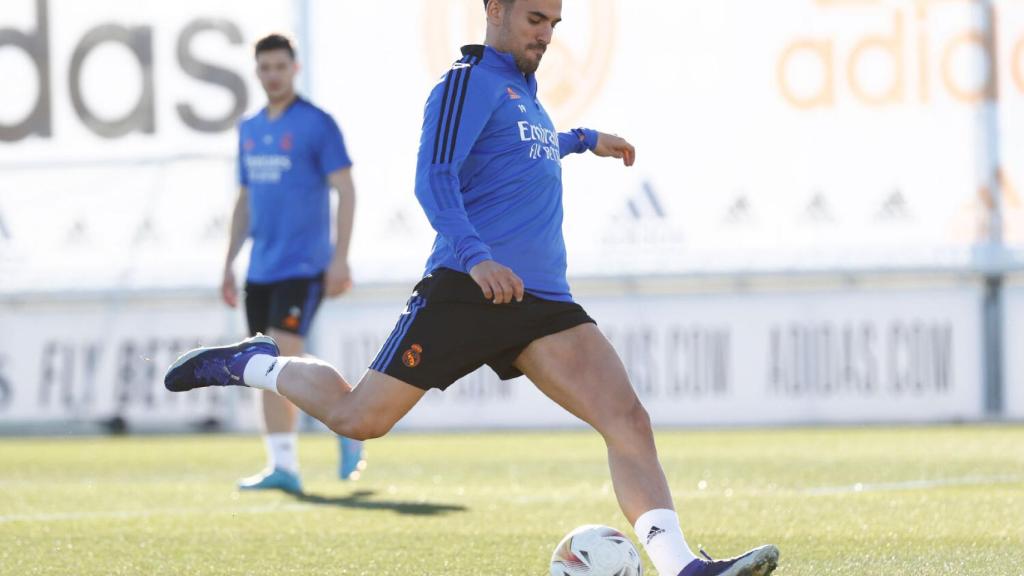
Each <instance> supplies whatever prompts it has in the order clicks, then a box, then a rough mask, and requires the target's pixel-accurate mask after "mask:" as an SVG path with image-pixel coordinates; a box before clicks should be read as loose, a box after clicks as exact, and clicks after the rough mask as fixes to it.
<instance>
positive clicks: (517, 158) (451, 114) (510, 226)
mask: <svg viewBox="0 0 1024 576" xmlns="http://www.w3.org/2000/svg"><path fill="white" fill-rule="evenodd" d="M462 54H463V58H462V59H461V60H459V61H458V62H456V63H455V64H454V65H453V66H452V69H451V70H450V71H449V72H448V73H447V74H445V76H444V77H443V78H442V79H441V82H440V83H439V84H438V85H437V86H435V87H434V89H433V90H432V91H431V93H430V97H429V98H428V99H427V106H426V110H425V111H424V114H423V134H422V136H421V137H420V150H419V158H418V160H417V165H416V197H417V198H418V199H419V201H420V204H422V205H423V210H424V211H425V212H426V214H427V218H428V219H429V220H430V224H431V225H432V226H433V227H434V230H436V231H437V238H436V239H435V240H434V248H433V252H432V253H431V254H430V258H429V259H428V260H427V269H426V272H427V273H430V272H432V271H434V270H436V269H438V268H442V267H445V268H452V269H455V270H459V271H462V272H466V273H468V272H469V270H470V269H471V268H472V267H473V266H475V265H477V264H479V263H480V262H483V261H484V260H495V261H496V262H498V263H499V264H503V265H505V266H508V267H509V268H511V269H512V271H513V272H515V273H516V274H517V275H519V277H520V278H522V279H523V283H524V284H525V286H526V290H527V291H528V292H529V293H531V294H533V295H535V296H538V297H541V298H546V299H549V300H559V301H565V302H571V301H572V295H571V294H570V293H569V282H568V281H567V280H566V278H565V271H566V255H565V240H564V239H563V237H562V163H561V159H562V158H563V157H564V156H566V155H567V154H571V153H579V152H584V151H586V150H592V149H593V148H594V146H596V145H597V132H594V131H593V130H586V129H576V130H573V131H571V132H563V133H558V132H556V131H555V129H554V126H553V124H552V123H551V118H550V117H548V114H547V112H545V111H544V107H543V106H541V105H540V101H539V100H537V80H536V78H534V76H533V75H532V74H531V75H529V76H524V75H523V73H522V72H520V71H519V68H518V67H517V66H516V63H515V60H514V58H513V57H512V55H511V54H507V53H504V52H499V51H497V50H495V49H493V48H491V47H490V46H465V47H463V48H462Z"/></svg>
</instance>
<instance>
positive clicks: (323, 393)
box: [277, 358, 426, 440]
mask: <svg viewBox="0 0 1024 576" xmlns="http://www.w3.org/2000/svg"><path fill="white" fill-rule="evenodd" d="M277 391H278V393H280V394H281V395H282V396H284V397H285V398H288V399H289V400H291V401H292V402H293V403H294V404H295V405H296V406H298V407H299V408H301V409H302V410H304V411H305V412H306V413H307V414H309V415H310V416H312V417H314V418H316V419H317V420H319V421H321V422H323V423H324V424H326V425H327V427H328V428H330V429H331V430H333V431H334V432H335V433H336V434H340V435H342V436H346V437H348V438H355V439H357V440H369V439H371V438H379V437H381V436H383V435H384V434H387V433H388V431H389V430H391V428H392V427H393V426H394V425H395V424H396V423H397V422H398V421H399V420H401V419H402V416H405V414H406V413H407V412H409V410H411V409H412V407H413V406H415V405H416V403H417V402H419V400H420V398H422V397H423V395H424V394H425V393H426V392H425V391H423V390H420V389H419V388H416V387H414V386H411V385H409V384H406V383H405V382H402V381H401V380H398V379H396V378H392V377H391V376H388V375H386V374H382V373H380V372H376V371H374V370H367V371H366V373H365V374H364V375H363V378H362V379H361V380H360V381H359V385H358V386H356V387H355V388H352V387H351V386H350V385H349V384H348V382H346V381H345V379H344V378H343V377H342V376H341V374H339V373H338V371H337V370H335V369H334V367H332V366H331V365H329V364H327V363H325V362H322V361H320V360H316V359H312V358H292V359H289V361H288V364H287V365H286V366H285V367H284V369H282V370H281V373H280V375H279V376H278V379H277Z"/></svg>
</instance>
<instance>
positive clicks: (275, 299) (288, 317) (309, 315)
mask: <svg viewBox="0 0 1024 576" xmlns="http://www.w3.org/2000/svg"><path fill="white" fill-rule="evenodd" d="M323 295H324V276H323V274H319V275H317V276H314V277H312V278H293V279H289V280H282V281H280V282H273V283H270V284H258V283H255V282H246V284H245V315H246V317H247V318H248V320H249V333H250V334H253V335H255V334H256V333H257V332H263V333H264V334H266V333H267V331H268V330H269V329H271V328H277V329H278V330H284V331H285V332H291V333H292V334H297V335H299V336H305V335H306V333H308V332H309V327H310V325H312V323H313V317H314V316H315V315H316V311H317V308H319V307H320V301H321V300H322V299H323Z"/></svg>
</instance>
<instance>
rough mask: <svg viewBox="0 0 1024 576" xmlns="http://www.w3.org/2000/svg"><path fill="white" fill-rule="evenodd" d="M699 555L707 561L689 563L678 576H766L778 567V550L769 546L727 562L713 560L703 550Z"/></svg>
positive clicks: (698, 560) (755, 549)
mask: <svg viewBox="0 0 1024 576" xmlns="http://www.w3.org/2000/svg"><path fill="white" fill-rule="evenodd" d="M700 553H701V554H702V555H703V556H704V557H705V558H707V560H701V559H700V558H698V559H696V560H694V561H693V562H690V563H689V564H687V565H686V567H685V568H683V571H682V572H680V573H679V576H768V574H771V573H772V572H774V571H775V567H776V566H778V565H779V549H778V548H776V547H775V546H772V545H771V544H769V545H767V546H761V547H760V548H754V549H753V550H751V551H750V552H747V553H746V554H744V555H742V556H737V557H735V558H730V559H729V560H714V559H713V558H711V556H708V555H707V553H706V552H704V551H703V550H701V551H700Z"/></svg>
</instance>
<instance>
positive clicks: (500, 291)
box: [469, 260, 524, 304]
mask: <svg viewBox="0 0 1024 576" xmlns="http://www.w3.org/2000/svg"><path fill="white" fill-rule="evenodd" d="M469 275H470V276H471V277H472V278H473V280H474V281H476V283H477V285H479V286H480V289H481V290H483V292H484V297H485V298H487V299H488V300H490V301H491V302H494V303H495V304H508V303H509V302H511V301H512V300H513V299H515V301H516V302H522V301H523V292H524V289H523V280H522V279H521V278H519V276H516V273H515V272H513V271H512V270H511V269H509V268H507V267H505V266H502V265H501V264H498V263H497V262H495V261H494V260H484V261H483V262H481V263H479V264H477V265H476V266H473V269H472V270H470V271H469Z"/></svg>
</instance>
